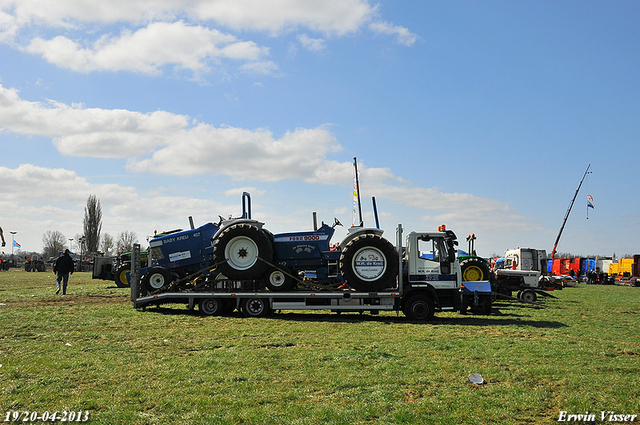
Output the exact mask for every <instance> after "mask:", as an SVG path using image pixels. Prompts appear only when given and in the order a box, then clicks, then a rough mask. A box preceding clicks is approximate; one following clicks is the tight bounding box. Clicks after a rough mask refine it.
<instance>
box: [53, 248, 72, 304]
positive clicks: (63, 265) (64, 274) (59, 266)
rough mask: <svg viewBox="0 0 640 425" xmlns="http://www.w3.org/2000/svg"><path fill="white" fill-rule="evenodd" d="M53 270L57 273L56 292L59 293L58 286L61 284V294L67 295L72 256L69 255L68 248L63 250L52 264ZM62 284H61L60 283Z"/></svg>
mask: <svg viewBox="0 0 640 425" xmlns="http://www.w3.org/2000/svg"><path fill="white" fill-rule="evenodd" d="M53 272H54V273H57V274H58V277H57V278H56V283H57V288H58V290H57V291H56V294H59V293H60V287H61V286H62V295H67V283H69V274H73V258H71V255H69V250H68V249H65V250H64V255H61V256H60V257H58V259H57V260H56V262H55V264H54V265H53ZM61 284H62V285H61Z"/></svg>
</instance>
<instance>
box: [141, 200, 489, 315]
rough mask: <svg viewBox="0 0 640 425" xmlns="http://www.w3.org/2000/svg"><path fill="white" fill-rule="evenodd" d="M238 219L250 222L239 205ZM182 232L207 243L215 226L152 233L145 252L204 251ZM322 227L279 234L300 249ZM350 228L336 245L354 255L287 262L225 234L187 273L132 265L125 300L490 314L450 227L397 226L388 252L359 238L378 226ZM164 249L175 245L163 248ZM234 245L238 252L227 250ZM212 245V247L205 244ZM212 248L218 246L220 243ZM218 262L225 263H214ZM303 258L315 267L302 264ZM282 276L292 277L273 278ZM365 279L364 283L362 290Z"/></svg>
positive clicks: (254, 309) (211, 309)
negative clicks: (219, 255)
mask: <svg viewBox="0 0 640 425" xmlns="http://www.w3.org/2000/svg"><path fill="white" fill-rule="evenodd" d="M243 196H244V195H243ZM241 223H242V224H243V225H247V224H250V223H248V222H247V214H246V213H244V212H243V218H242V221H241ZM230 225H231V223H227V224H224V225H221V226H220V227H221V228H225V227H226V228H230ZM260 229H262V227H261V226H260ZM189 232H192V233H193V234H197V235H202V234H206V235H207V238H209V239H210V240H211V241H212V242H211V244H212V245H215V244H216V241H215V240H216V236H215V235H217V234H219V233H220V232H219V231H218V230H215V229H209V232H208V233H207V232H205V231H203V230H202V229H200V228H199V229H192V230H191V231H186V232H182V233H175V234H173V235H172V238H171V240H170V241H169V240H167V241H164V242H163V241H161V240H157V241H154V240H152V241H151V247H152V252H153V251H154V248H155V249H156V251H155V252H156V253H157V254H159V255H161V256H162V257H163V258H173V259H175V261H176V262H179V261H180V260H181V259H185V258H193V257H195V256H196V253H194V252H195V251H194V252H191V251H188V249H186V248H185V246H187V245H189V244H191V245H193V246H195V247H196V248H194V249H196V250H197V251H198V254H197V255H200V256H201V257H202V256H203V255H205V254H203V253H205V252H209V251H211V250H212V249H211V247H210V246H204V247H203V246H202V245H203V243H202V242H201V241H200V240H199V239H198V241H197V242H194V243H189V241H190V238H191V236H192V235H190V234H189ZM326 233H327V229H326V227H325V226H323V227H322V228H320V229H318V230H317V231H314V232H307V233H304V234H297V236H291V235H293V234H284V235H285V236H287V238H289V239H288V241H289V244H291V242H290V241H291V240H293V239H298V240H299V244H298V245H296V246H290V247H289V248H291V249H293V251H295V252H300V251H304V250H305V249H307V250H308V249H310V248H309V247H310V246H311V245H310V244H311V243H313V241H318V240H321V239H322V235H326ZM332 233H333V232H331V234H332ZM354 233H356V234H357V235H358V236H348V237H347V238H346V241H342V243H341V244H340V245H341V246H344V247H345V248H343V249H344V251H348V250H349V247H350V246H353V245H356V247H357V251H356V252H355V255H353V253H352V255H345V252H344V251H343V252H342V254H340V253H338V254H340V255H337V254H336V253H335V252H333V253H332V252H328V251H327V252H322V253H321V255H319V256H315V257H314V258H315V260H314V261H315V263H313V261H311V260H308V261H305V260H304V259H302V258H296V259H295V261H294V260H293V259H291V258H289V257H286V256H285V255H286V254H284V253H282V254H281V255H280V256H279V255H278V252H279V251H280V250H279V249H278V247H275V249H273V250H271V251H273V252H275V256H274V257H272V258H271V261H267V260H265V259H263V258H261V257H260V254H259V253H258V252H257V251H260V250H261V251H264V249H263V248H261V247H259V248H256V247H257V246H258V245H257V244H252V243H249V242H250V241H247V240H245V239H247V237H246V236H242V238H245V239H241V238H236V239H231V241H230V242H229V243H228V244H226V246H227V247H229V246H231V247H232V248H233V249H232V250H231V252H229V249H228V248H225V249H224V251H225V252H226V256H227V258H225V259H221V260H218V261H217V262H216V258H215V257H212V258H210V257H207V256H206V255H205V256H204V257H202V258H199V260H198V261H199V264H201V265H202V268H200V269H199V270H196V269H197V267H194V266H193V265H191V266H189V267H188V271H187V272H185V270H187V267H186V266H185V267H183V268H175V269H173V271H171V270H172V269H171V263H165V264H164V269H162V270H161V268H160V267H159V266H154V267H151V268H147V269H141V268H140V267H133V269H132V271H131V301H132V302H133V305H134V307H135V308H140V309H145V308H146V307H148V306H153V305H161V304H170V303H179V304H183V305H187V307H188V308H189V310H195V308H196V306H197V307H198V310H199V311H200V313H201V314H202V315H205V316H216V315H225V314H230V313H231V312H233V311H234V310H238V311H240V312H241V313H242V314H243V315H244V316H245V317H264V316H267V315H269V314H271V313H273V312H275V311H279V310H330V311H332V312H337V313H341V312H366V311H368V312H370V313H372V314H376V313H378V312H380V311H396V312H400V311H402V312H403V313H404V315H405V316H406V317H407V318H408V319H410V320H413V321H427V320H431V319H432V318H433V317H434V313H435V312H436V311H458V312H460V313H466V312H468V311H470V312H474V313H479V314H490V312H491V305H492V304H491V303H492V294H491V284H490V282H489V281H475V282H462V273H461V269H460V264H459V262H458V260H457V258H456V256H455V253H456V249H455V245H457V240H456V235H455V233H454V232H453V231H451V230H446V228H443V227H442V226H441V227H440V228H439V231H437V232H411V233H409V234H408V235H407V236H406V240H405V244H404V246H403V228H402V225H398V227H397V230H396V245H395V247H394V249H393V252H392V253H390V252H388V251H386V250H385V249H384V247H383V246H382V245H380V244H377V243H376V244H371V245H367V242H366V241H367V240H371V241H375V240H376V238H380V235H381V233H382V232H381V231H380V230H379V229H369V230H368V229H362V228H360V229H355V231H354ZM246 234H247V235H248V234H249V233H246ZM212 235H213V236H212ZM364 235H372V236H364ZM329 238H330V235H329ZM191 239H193V238H191ZM271 239H272V241H276V243H277V241H278V240H282V239H283V237H282V235H272V236H271ZM175 241H183V242H185V241H186V243H187V245H185V244H182V245H180V247H179V248H175V249H174V248H170V247H171V245H172V244H174V243H175ZM363 241H364V242H363ZM241 242H242V243H241ZM261 243H262V242H261ZM389 244H390V243H389ZM245 245H246V246H248V247H249V249H247V248H246V247H245ZM326 246H328V240H326ZM381 246H382V248H381ZM391 246H392V247H393V245H391ZM305 247H306V248H305ZM303 248H304V249H303ZM139 249H140V247H139V245H136V246H134V251H133V258H132V264H134V265H135V264H140V262H139V261H137V256H138V255H139ZM172 249H173V250H174V251H175V252H171V250H172ZM235 249H237V250H238V253H239V254H242V255H238V256H237V257H234V255H235V253H234V251H233V250H235ZM353 249H354V248H352V250H353ZM159 250H164V251H163V252H160V251H159ZM252 250H255V251H256V253H255V259H254V260H251V261H249V260H250V259H248V258H247V255H248V252H251V251H252ZM213 251H214V252H215V251H216V249H215V248H213ZM218 251H219V252H222V251H223V250H222V248H220V249H218ZM311 251H313V250H311ZM394 257H395V258H394ZM322 258H327V259H329V260H330V261H327V262H326V264H325V263H323V262H322V261H320V259H322ZM258 261H263V262H264V263H266V264H264V267H263V268H264V269H265V270H266V272H262V273H264V274H263V275H261V277H260V278H255V276H248V275H247V276H243V275H240V276H236V277H233V278H230V277H227V276H226V275H225V274H223V273H222V272H221V270H222V271H225V272H229V271H230V268H229V266H230V265H231V266H234V264H235V266H234V267H237V268H239V269H243V270H246V269H249V268H251V267H254V263H256V262H258ZM222 263H226V268H224V267H221V265H222ZM311 263H313V264H314V267H315V270H310V269H309V268H308V266H304V267H303V265H305V264H311ZM305 268H306V270H303V269H305ZM345 271H348V272H345ZM389 271H391V272H392V273H391V274H390V273H389ZM185 273H186V275H185ZM307 276H314V277H313V278H309V277H307ZM317 276H320V277H321V279H318V278H317ZM344 276H347V277H352V279H353V280H354V281H355V282H357V283H356V284H352V283H351V282H350V280H349V278H347V279H345V278H344ZM381 276H385V280H384V282H383V283H381V281H380V280H379V279H378V278H379V277H381ZM328 278H331V280H330V282H331V283H332V284H327V279H328ZM167 280H169V281H170V282H167ZM285 280H287V281H289V280H290V281H292V282H293V283H290V284H288V285H279V284H278V282H280V281H282V282H284V281H285ZM369 284H371V288H372V289H371V290H368V289H367V285H369ZM176 288H178V289H176Z"/></svg>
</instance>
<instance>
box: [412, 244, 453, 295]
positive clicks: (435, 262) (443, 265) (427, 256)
mask: <svg viewBox="0 0 640 425" xmlns="http://www.w3.org/2000/svg"><path fill="white" fill-rule="evenodd" d="M417 242H418V246H417V248H418V253H417V254H418V255H417V256H416V257H417V259H416V267H415V269H414V270H415V272H416V273H415V274H414V275H410V276H409V281H410V282H411V281H412V282H418V281H423V282H424V281H426V282H429V283H430V284H431V285H432V286H433V287H435V288H439V287H443V288H448V287H450V286H451V284H452V282H453V283H454V286H455V281H456V276H455V274H452V270H451V259H452V258H451V256H452V254H453V253H452V252H450V249H449V247H448V246H447V244H446V242H445V240H444V238H442V237H433V236H422V237H420V238H418V241H417ZM454 260H455V259H454Z"/></svg>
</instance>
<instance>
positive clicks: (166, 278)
mask: <svg viewBox="0 0 640 425" xmlns="http://www.w3.org/2000/svg"><path fill="white" fill-rule="evenodd" d="M171 282H173V275H172V274H171V272H170V271H169V270H167V269H165V268H164V267H152V268H151V270H149V271H148V272H147V273H146V274H145V275H144V276H142V284H143V285H144V286H145V288H147V291H149V292H159V291H161V290H163V289H166V288H167V287H168V286H169V284H171Z"/></svg>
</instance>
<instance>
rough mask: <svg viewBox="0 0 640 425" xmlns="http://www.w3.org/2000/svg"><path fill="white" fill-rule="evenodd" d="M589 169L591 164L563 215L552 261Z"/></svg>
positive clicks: (552, 252) (552, 253)
mask: <svg viewBox="0 0 640 425" xmlns="http://www.w3.org/2000/svg"><path fill="white" fill-rule="evenodd" d="M590 167H591V164H589V165H588V166H587V169H586V170H585V172H584V175H583V176H582V180H580V184H579V185H578V188H577V189H576V193H575V195H573V199H572V200H571V203H570V204H569V208H567V213H566V214H565V215H564V220H563V221H562V226H561V227H560V231H559V232H558V237H557V238H556V242H555V243H554V244H553V250H552V251H551V259H552V260H553V259H554V258H555V255H556V248H557V247H558V241H560V236H562V231H563V230H564V225H565V224H567V219H568V218H569V214H570V213H571V208H573V203H574V202H575V201H576V197H577V196H578V192H580V187H582V182H583V181H584V178H585V177H586V176H587V173H588V172H589V168H590Z"/></svg>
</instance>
